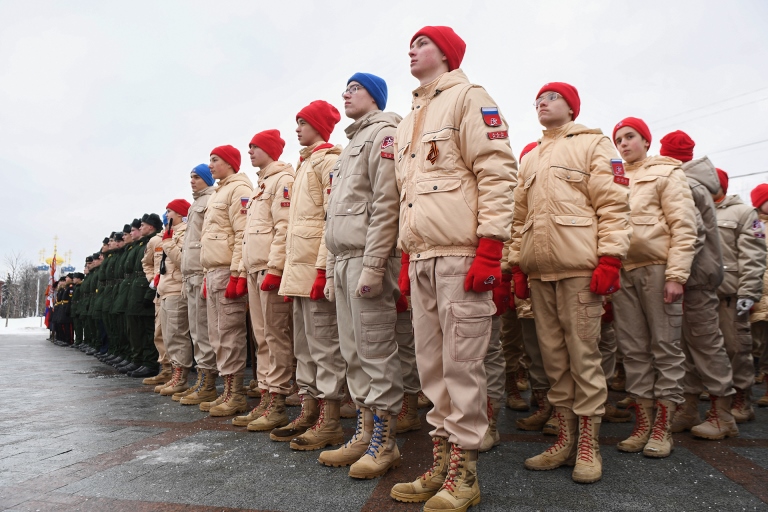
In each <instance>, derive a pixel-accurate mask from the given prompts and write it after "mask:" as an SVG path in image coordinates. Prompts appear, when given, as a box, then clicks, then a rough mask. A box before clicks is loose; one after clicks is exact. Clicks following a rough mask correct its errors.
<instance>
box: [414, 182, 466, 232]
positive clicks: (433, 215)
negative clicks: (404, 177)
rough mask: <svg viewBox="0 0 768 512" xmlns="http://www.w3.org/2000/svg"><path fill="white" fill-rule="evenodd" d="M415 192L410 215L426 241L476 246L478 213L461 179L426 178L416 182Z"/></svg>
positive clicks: (417, 230)
mask: <svg viewBox="0 0 768 512" xmlns="http://www.w3.org/2000/svg"><path fill="white" fill-rule="evenodd" d="M416 194H417V197H416V200H415V201H414V205H413V206H414V210H415V211H414V212H413V215H412V216H411V218H412V219H413V223H414V224H415V225H416V230H415V231H416V232H417V233H418V235H419V236H421V238H423V239H424V241H425V242H427V243H428V244H430V245H433V246H450V245H459V246H461V245H464V246H467V245H477V237H476V232H477V213H476V212H474V211H473V210H472V209H471V208H470V207H469V205H468V204H467V201H466V200H465V198H464V193H463V191H462V190H461V178H449V177H440V178H431V179H423V180H421V181H418V182H416ZM446 219H450V222H446Z"/></svg>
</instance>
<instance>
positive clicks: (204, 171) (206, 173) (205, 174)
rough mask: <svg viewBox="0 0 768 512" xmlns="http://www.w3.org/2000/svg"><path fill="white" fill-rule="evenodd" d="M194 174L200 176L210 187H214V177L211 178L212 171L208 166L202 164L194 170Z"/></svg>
mask: <svg viewBox="0 0 768 512" xmlns="http://www.w3.org/2000/svg"><path fill="white" fill-rule="evenodd" d="M192 172H193V173H195V174H197V175H198V176H200V177H201V178H202V179H203V181H204V182H205V183H206V184H207V185H208V186H209V187H210V186H211V185H213V181H214V180H213V176H211V169H210V168H209V167H208V164H200V165H198V166H197V167H195V168H194V169H192Z"/></svg>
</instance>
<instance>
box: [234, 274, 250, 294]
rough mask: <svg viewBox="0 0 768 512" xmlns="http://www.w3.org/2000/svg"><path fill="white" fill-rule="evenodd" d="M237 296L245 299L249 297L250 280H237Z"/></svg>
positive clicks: (242, 278) (240, 278)
mask: <svg viewBox="0 0 768 512" xmlns="http://www.w3.org/2000/svg"><path fill="white" fill-rule="evenodd" d="M235 295H237V297H238V298H239V297H245V296H246V295H248V279H247V278H245V277H238V278H237V287H236V288H235Z"/></svg>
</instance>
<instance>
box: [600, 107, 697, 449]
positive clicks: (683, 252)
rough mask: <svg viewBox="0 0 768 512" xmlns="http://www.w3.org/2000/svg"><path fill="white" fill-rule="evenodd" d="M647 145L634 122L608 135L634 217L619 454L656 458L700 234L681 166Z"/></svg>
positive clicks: (667, 442)
mask: <svg viewBox="0 0 768 512" xmlns="http://www.w3.org/2000/svg"><path fill="white" fill-rule="evenodd" d="M651 140H652V139H651V132H650V130H649V129H648V126H647V125H646V124H645V122H644V121H643V120H642V119H638V118H636V117H627V118H626V119H623V120H622V121H620V122H619V123H618V124H617V125H616V126H615V127H614V129H613V141H614V143H615V144H616V147H617V148H618V150H619V153H621V157H622V158H623V159H624V162H625V165H624V173H625V174H624V175H623V177H624V178H625V180H626V181H625V183H626V190H627V191H628V192H629V197H630V200H629V206H630V210H631V212H632V213H631V216H630V222H631V224H632V239H631V241H630V244H629V251H628V252H627V257H626V258H625V260H624V262H623V269H622V271H621V288H620V289H619V290H618V291H616V293H614V294H613V311H614V315H615V326H616V337H617V340H618V343H619V347H620V349H621V353H622V354H624V370H625V371H626V374H627V383H626V389H627V392H628V393H629V395H630V396H631V397H632V399H633V400H634V408H635V419H636V424H635V429H634V430H633V431H632V434H631V435H630V436H629V437H628V438H627V439H625V440H623V441H621V442H620V443H619V444H618V449H619V450H620V451H622V452H630V453H635V452H640V451H642V452H643V455H646V456H648V457H656V458H660V457H667V456H669V454H670V453H671V451H672V445H673V443H672V432H671V426H672V420H673V416H674V413H675V410H676V407H677V406H678V405H679V404H682V403H683V396H682V391H683V389H682V380H683V376H684V375H685V371H684V369H683V363H684V361H685V355H684V354H683V350H682V348H681V346H680V337H681V335H682V323H683V318H682V317H683V290H684V288H683V286H684V285H685V284H686V282H687V281H688V276H689V275H690V272H691V264H692V263H693V257H694V253H695V244H696V237H697V227H696V207H695V206H694V203H693V198H692V196H691V190H690V187H689V186H688V183H687V181H686V179H685V175H684V173H683V171H682V169H681V168H680V162H679V161H678V160H675V159H673V158H669V157H665V156H648V148H649V147H650V145H651ZM654 406H655V407H656V417H655V419H654V416H653V414H654Z"/></svg>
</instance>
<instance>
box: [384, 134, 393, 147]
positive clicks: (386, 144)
mask: <svg viewBox="0 0 768 512" xmlns="http://www.w3.org/2000/svg"><path fill="white" fill-rule="evenodd" d="M394 143H395V138H394V137H393V136H391V135H387V136H386V137H384V140H382V141H381V149H386V148H388V147H390V146H392V145H393V144H394Z"/></svg>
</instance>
